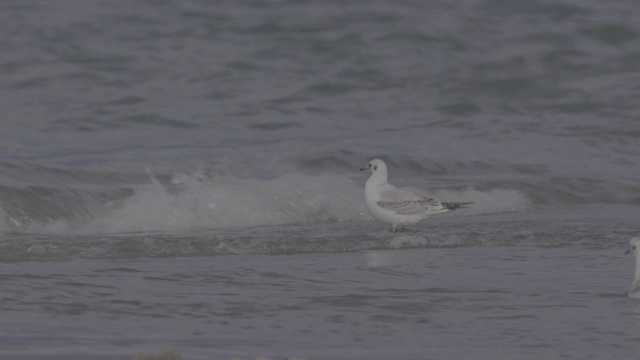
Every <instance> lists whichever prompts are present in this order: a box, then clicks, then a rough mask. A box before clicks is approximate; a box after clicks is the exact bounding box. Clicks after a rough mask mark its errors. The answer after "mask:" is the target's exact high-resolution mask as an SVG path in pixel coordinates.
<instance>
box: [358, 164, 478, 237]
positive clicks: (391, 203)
mask: <svg viewBox="0 0 640 360" xmlns="http://www.w3.org/2000/svg"><path fill="white" fill-rule="evenodd" d="M360 171H371V176H370V177H369V180H367V184H366V185H365V187H364V198H365V201H366V203H367V208H369V212H370V213H371V215H373V217H375V218H376V219H378V220H380V221H382V222H385V223H388V224H391V232H396V230H397V229H398V226H403V225H406V224H415V223H417V222H418V221H421V220H424V219H426V218H428V217H431V216H434V215H438V214H444V213H447V212H450V211H452V210H455V209H459V208H463V207H465V205H469V204H473V203H472V202H458V203H446V202H440V201H438V200H436V199H433V198H426V197H423V196H420V195H416V194H414V193H413V192H411V191H409V190H406V189H398V188H397V187H395V186H393V185H391V184H389V183H388V182H387V165H386V164H385V163H384V161H382V160H380V159H373V160H371V161H369V164H368V165H367V166H365V167H363V168H361V169H360Z"/></svg>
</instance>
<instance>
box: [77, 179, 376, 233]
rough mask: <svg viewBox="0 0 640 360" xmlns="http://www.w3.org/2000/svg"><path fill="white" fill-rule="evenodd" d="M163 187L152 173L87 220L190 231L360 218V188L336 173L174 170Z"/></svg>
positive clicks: (116, 227) (114, 227) (116, 228)
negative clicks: (271, 175)
mask: <svg viewBox="0 0 640 360" xmlns="http://www.w3.org/2000/svg"><path fill="white" fill-rule="evenodd" d="M171 184H172V185H171V186H170V187H167V186H165V185H163V184H161V183H160V182H158V181H157V180H156V179H155V178H154V177H151V181H150V183H149V184H148V185H146V186H144V187H142V188H140V189H138V190H136V191H135V193H134V194H133V196H131V197H129V198H127V199H126V200H124V201H122V202H120V203H119V204H116V205H113V206H112V208H111V209H110V210H109V211H108V212H107V213H106V214H105V215H104V216H102V217H100V218H99V219H96V220H95V221H93V222H92V223H91V224H89V225H88V229H87V230H89V231H90V232H100V233H122V232H147V231H195V230H204V229H217V228H246V227H256V226H278V225H291V224H306V223H314V222H333V221H351V220H362V219H363V218H364V217H365V215H364V214H366V209H365V205H364V201H363V199H362V193H361V189H360V188H359V186H358V185H357V184H355V183H354V182H353V181H351V180H349V179H347V178H344V177H337V176H315V177H312V176H307V175H301V174H289V175H283V176H280V177H278V178H275V179H272V180H266V181H264V180H257V179H238V178H235V177H215V178H211V179H207V178H201V177H200V176H192V175H187V174H180V175H177V176H174V178H173V179H172V181H171Z"/></svg>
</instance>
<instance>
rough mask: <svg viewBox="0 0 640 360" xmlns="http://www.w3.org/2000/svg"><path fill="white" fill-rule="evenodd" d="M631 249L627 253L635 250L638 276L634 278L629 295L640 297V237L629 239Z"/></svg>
mask: <svg viewBox="0 0 640 360" xmlns="http://www.w3.org/2000/svg"><path fill="white" fill-rule="evenodd" d="M629 246H630V248H629V250H627V253H630V252H633V256H634V257H635V259H636V276H635V279H634V280H633V284H631V288H629V297H631V298H636V299H640V258H638V256H640V255H639V254H638V252H639V251H640V237H635V238H633V239H631V240H630V241H629Z"/></svg>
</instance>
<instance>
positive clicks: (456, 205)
mask: <svg viewBox="0 0 640 360" xmlns="http://www.w3.org/2000/svg"><path fill="white" fill-rule="evenodd" d="M440 203H441V204H442V206H444V208H445V209H447V210H456V209H464V208H466V207H467V205H471V204H475V203H474V202H440Z"/></svg>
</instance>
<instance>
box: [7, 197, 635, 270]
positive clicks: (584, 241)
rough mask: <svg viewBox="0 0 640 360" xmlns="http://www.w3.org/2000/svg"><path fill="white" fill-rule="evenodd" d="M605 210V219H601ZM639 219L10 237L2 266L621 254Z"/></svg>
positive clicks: (609, 213) (581, 217)
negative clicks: (505, 251)
mask: <svg viewBox="0 0 640 360" xmlns="http://www.w3.org/2000/svg"><path fill="white" fill-rule="evenodd" d="M600 211H601V212H602V216H599V215H598V214H599V213H598V212H600ZM638 215H640V211H639V210H638V208H637V206H597V207H592V208H588V209H587V210H586V211H584V212H583V213H578V214H576V213H573V214H571V212H569V213H567V211H553V212H548V211H538V212H532V213H528V214H503V215H484V216H465V215H464V214H462V213H461V214H458V215H457V216H450V217H448V218H447V217H446V216H441V217H438V218H433V219H429V220H426V221H424V222H422V223H420V224H419V225H416V226H412V227H409V228H408V229H405V230H404V231H402V232H399V233H396V234H393V233H391V232H390V231H389V229H388V227H387V226H386V225H384V224H380V223H376V222H372V221H355V222H354V221H351V222H342V223H326V224H314V225H303V226H302V225H283V226H261V227H255V228H249V229H247V228H243V229H231V230H209V231H199V232H180V233H167V232H164V233H149V232H147V233H124V234H114V235H90V236H87V235H84V236H83V235H32V234H24V235H20V234H12V235H11V236H10V237H9V238H7V239H5V240H3V242H2V244H1V245H0V254H1V255H0V262H3V263H5V262H6V263H13V262H24V261H45V262H46V261H68V260H72V259H77V258H83V259H112V260H118V259H137V258H172V257H191V256H216V255H250V254H253V255H255V254H260V255H282V254H307V253H308V254H317V253H344V252H354V251H364V250H393V249H414V248H415V249H430V248H436V249H437V248H469V247H512V246H517V247H535V248H549V247H551V248H557V247H574V246H578V247H580V248H594V249H607V248H611V247H614V248H619V249H620V254H621V256H622V254H623V253H624V251H625V249H626V246H627V242H628V239H629V238H631V237H633V236H636V235H637V234H638V230H637V226H636V219H637V217H638ZM558 218H561V219H562V220H558ZM7 235H8V234H4V236H7ZM212 261H215V260H212Z"/></svg>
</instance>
